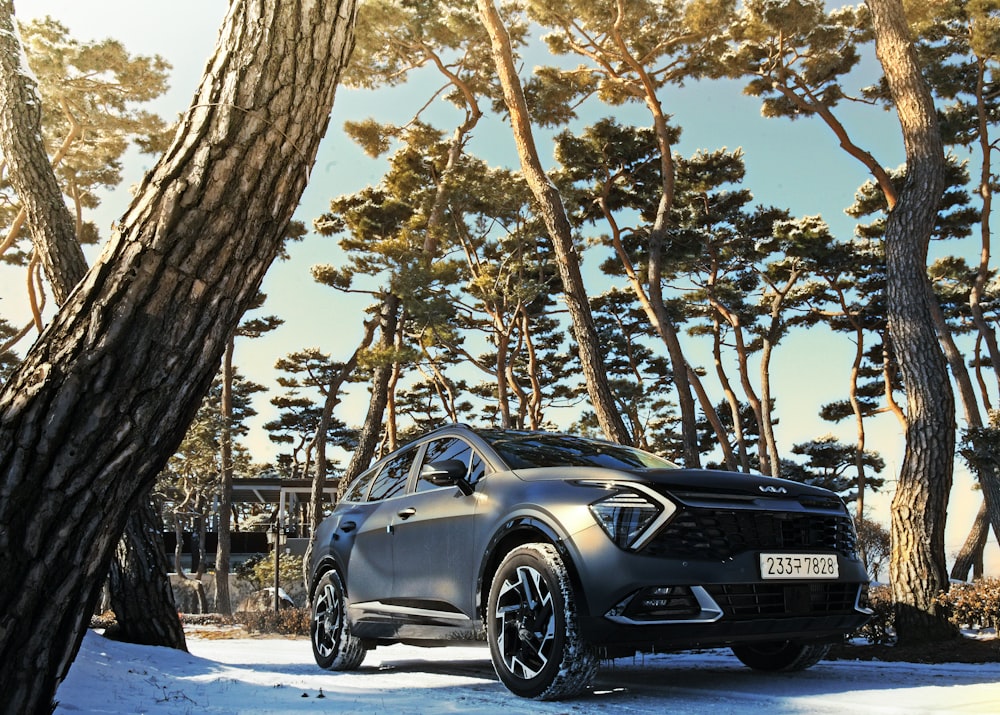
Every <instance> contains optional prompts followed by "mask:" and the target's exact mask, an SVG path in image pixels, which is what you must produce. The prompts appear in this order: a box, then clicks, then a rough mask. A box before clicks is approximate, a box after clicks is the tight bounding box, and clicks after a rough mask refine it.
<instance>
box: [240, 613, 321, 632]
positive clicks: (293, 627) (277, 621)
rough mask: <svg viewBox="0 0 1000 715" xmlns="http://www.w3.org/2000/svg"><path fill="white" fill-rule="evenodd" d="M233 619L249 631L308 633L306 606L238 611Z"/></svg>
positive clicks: (308, 618) (308, 614)
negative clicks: (273, 609)
mask: <svg viewBox="0 0 1000 715" xmlns="http://www.w3.org/2000/svg"><path fill="white" fill-rule="evenodd" d="M233 620H234V621H235V622H237V623H241V624H242V625H243V627H244V628H246V629H247V630H248V631H250V632H251V633H279V634H281V635H285V636H307V635H309V620H310V612H309V609H308V608H282V609H281V610H280V611H240V612H239V613H236V614H234V615H233Z"/></svg>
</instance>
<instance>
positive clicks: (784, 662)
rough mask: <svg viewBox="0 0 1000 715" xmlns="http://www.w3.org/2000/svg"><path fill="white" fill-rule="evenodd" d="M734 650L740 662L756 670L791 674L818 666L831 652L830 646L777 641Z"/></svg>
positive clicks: (746, 645) (744, 646) (747, 645)
mask: <svg viewBox="0 0 1000 715" xmlns="http://www.w3.org/2000/svg"><path fill="white" fill-rule="evenodd" d="M732 650H733V655H735V656H736V657H737V658H739V659H740V662H742V663H743V664H744V665H746V666H749V667H751V668H753V669H754V670H768V671H771V672H785V673H789V672H793V671H796V670H805V669H806V668H811V667H812V666H814V665H816V664H817V663H818V662H820V661H821V660H823V658H824V657H825V656H826V654H827V653H828V652H829V651H830V645H829V644H828V643H796V642H795V641H775V642H772V643H753V644H744V645H734V646H733V647H732Z"/></svg>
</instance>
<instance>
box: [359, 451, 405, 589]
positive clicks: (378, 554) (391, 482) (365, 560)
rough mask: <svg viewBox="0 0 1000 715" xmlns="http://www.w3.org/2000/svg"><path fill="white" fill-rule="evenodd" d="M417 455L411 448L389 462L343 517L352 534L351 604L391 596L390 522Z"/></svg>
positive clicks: (391, 548) (391, 528) (398, 507)
mask: <svg viewBox="0 0 1000 715" xmlns="http://www.w3.org/2000/svg"><path fill="white" fill-rule="evenodd" d="M416 456H417V449H416V448H411V449H407V450H405V451H403V452H400V453H399V454H398V455H396V456H395V457H393V458H392V459H390V460H389V461H388V462H386V463H385V465H384V466H383V467H382V468H381V469H380V470H379V471H378V474H377V475H376V476H375V478H374V479H373V480H372V484H371V488H370V489H369V490H368V493H367V497H366V500H365V501H364V502H363V503H360V504H358V507H357V509H356V510H352V513H350V514H345V516H344V519H342V520H341V525H340V528H341V530H342V531H343V530H344V529H345V526H346V528H349V529H353V531H354V545H353V547H352V548H351V551H350V553H351V556H350V560H349V562H348V579H347V580H348V592H349V594H350V598H351V601H352V602H353V603H359V602H372V601H386V600H389V599H390V598H391V597H392V589H393V582H394V580H395V579H394V574H393V556H392V552H393V538H392V537H393V533H392V532H393V522H394V520H395V518H396V512H397V511H399V509H400V508H401V507H400V506H399V502H400V498H401V497H403V496H404V493H405V491H406V484H407V481H408V479H409V476H410V469H411V468H412V466H413V463H414V460H415V458H416Z"/></svg>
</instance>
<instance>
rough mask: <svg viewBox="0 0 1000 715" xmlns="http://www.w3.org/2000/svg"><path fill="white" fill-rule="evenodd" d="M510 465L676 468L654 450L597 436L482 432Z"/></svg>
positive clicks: (523, 466) (517, 466) (526, 467)
mask: <svg viewBox="0 0 1000 715" xmlns="http://www.w3.org/2000/svg"><path fill="white" fill-rule="evenodd" d="M480 434H481V435H482V437H484V438H485V439H486V441H488V442H489V443H490V445H492V447H493V449H495V450H496V452H497V454H498V455H500V458H501V459H503V460H504V461H505V462H506V463H507V466H509V467H510V468H511V469H530V468H532V467H606V468H610V469H677V465H676V464H674V463H672V462H668V461H667V460H665V459H662V458H660V457H657V456H656V455H655V454H650V453H649V452H643V451H642V450H641V449H636V448H634V447H625V446H623V445H620V444H613V443H611V442H602V441H600V440H596V439H586V438H584V437H574V436H572V435H560V434H534V433H510V432H499V431H495V432H494V431H488V430H484V431H483V432H481V433H480Z"/></svg>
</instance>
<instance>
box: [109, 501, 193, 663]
mask: <svg viewBox="0 0 1000 715" xmlns="http://www.w3.org/2000/svg"><path fill="white" fill-rule="evenodd" d="M132 511H133V516H132V517H130V518H129V520H128V524H127V525H126V527H125V533H124V534H123V535H122V539H121V540H120V541H119V542H118V548H117V550H116V554H115V558H113V559H112V560H111V576H110V579H111V587H110V592H111V608H112V610H113V611H114V612H115V618H116V620H117V622H118V623H117V626H116V627H115V628H114V629H113V633H112V634H110V635H113V637H114V638H115V639H117V640H123V641H128V642H129V643H139V644H141V645H159V646H167V647H170V648H177V649H179V650H187V642H186V640H185V638H184V628H183V626H182V625H181V621H180V619H179V618H178V617H177V607H176V606H175V605H174V593H173V590H172V589H171V588H170V581H168V580H167V579H166V578H164V574H165V573H166V572H167V557H166V554H165V553H164V550H163V535H162V533H161V532H160V526H159V523H160V518H159V516H158V515H157V513H156V510H155V509H154V508H153V505H152V503H151V502H150V495H149V494H148V493H147V494H143V495H142V496H140V497H139V499H138V501H137V502H136V505H135V507H134V508H133V510H132ZM138 513H141V516H138V517H137V516H135V515H136V514H138ZM135 529H143V530H144V533H135V531H134V530H135Z"/></svg>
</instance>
